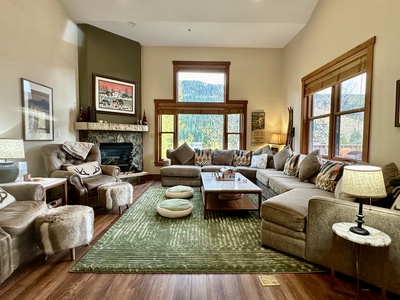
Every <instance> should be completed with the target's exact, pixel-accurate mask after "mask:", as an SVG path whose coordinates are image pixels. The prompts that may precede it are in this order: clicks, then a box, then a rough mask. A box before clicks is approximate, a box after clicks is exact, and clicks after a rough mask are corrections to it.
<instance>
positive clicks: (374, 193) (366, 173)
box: [342, 165, 386, 235]
mask: <svg viewBox="0 0 400 300" xmlns="http://www.w3.org/2000/svg"><path fill="white" fill-rule="evenodd" d="M342 192H343V193H346V194H349V195H351V196H355V197H357V198H359V203H360V206H359V210H358V214H357V220H356V222H357V226H354V227H351V228H350V231H351V232H353V233H356V234H361V235H369V232H368V230H366V229H365V228H362V224H364V223H365V222H364V220H363V218H364V215H363V198H369V199H370V201H371V199H373V198H384V197H386V188H385V183H384V180H383V174H382V169H381V168H380V167H376V166H369V165H350V166H345V167H344V170H343V182H342Z"/></svg>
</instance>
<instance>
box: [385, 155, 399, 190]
mask: <svg viewBox="0 0 400 300" xmlns="http://www.w3.org/2000/svg"><path fill="white" fill-rule="evenodd" d="M382 175H383V181H384V182H385V188H386V193H387V194H388V195H390V194H392V192H393V186H392V185H390V179H392V178H394V177H396V176H398V175H399V169H398V168H397V165H396V164H395V163H394V162H391V163H388V164H386V165H384V166H382Z"/></svg>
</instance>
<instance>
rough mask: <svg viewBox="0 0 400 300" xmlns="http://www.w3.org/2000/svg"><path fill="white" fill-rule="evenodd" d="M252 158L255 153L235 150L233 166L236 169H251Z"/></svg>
mask: <svg viewBox="0 0 400 300" xmlns="http://www.w3.org/2000/svg"><path fill="white" fill-rule="evenodd" d="M252 156H253V151H247V150H235V153H234V157H233V163H232V165H233V166H234V167H237V166H242V167H250V165H251V158H252Z"/></svg>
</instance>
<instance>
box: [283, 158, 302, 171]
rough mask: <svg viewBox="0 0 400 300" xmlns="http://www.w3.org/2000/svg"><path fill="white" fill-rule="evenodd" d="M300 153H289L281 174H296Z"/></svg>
mask: <svg viewBox="0 0 400 300" xmlns="http://www.w3.org/2000/svg"><path fill="white" fill-rule="evenodd" d="M299 158H300V155H299V154H297V155H293V154H292V155H291V156H289V157H288V159H287V160H286V162H285V166H284V167H283V174H286V175H289V176H296V175H297V171H298V168H297V167H298V163H299Z"/></svg>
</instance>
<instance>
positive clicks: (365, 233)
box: [350, 226, 369, 235]
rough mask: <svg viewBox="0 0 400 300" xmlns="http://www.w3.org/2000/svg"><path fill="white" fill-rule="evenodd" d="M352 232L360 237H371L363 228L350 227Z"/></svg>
mask: <svg viewBox="0 0 400 300" xmlns="http://www.w3.org/2000/svg"><path fill="white" fill-rule="evenodd" d="M350 231H351V232H353V233H356V234H359V235H369V231H368V230H367V229H365V228H362V227H357V226H354V227H350Z"/></svg>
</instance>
